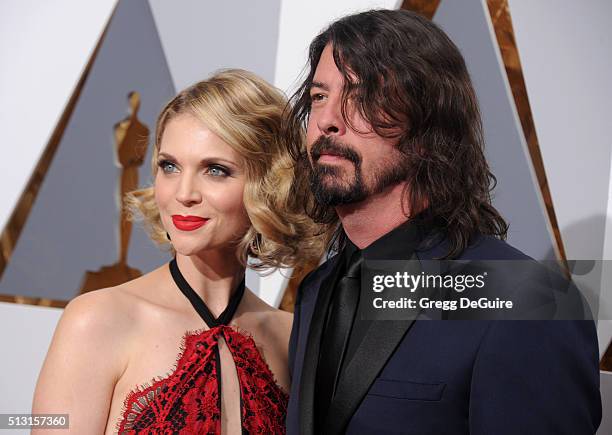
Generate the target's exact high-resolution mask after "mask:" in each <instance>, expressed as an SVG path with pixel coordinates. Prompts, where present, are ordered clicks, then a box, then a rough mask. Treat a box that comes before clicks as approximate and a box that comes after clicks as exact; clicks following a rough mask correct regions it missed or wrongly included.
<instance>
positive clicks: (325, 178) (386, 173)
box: [309, 136, 407, 207]
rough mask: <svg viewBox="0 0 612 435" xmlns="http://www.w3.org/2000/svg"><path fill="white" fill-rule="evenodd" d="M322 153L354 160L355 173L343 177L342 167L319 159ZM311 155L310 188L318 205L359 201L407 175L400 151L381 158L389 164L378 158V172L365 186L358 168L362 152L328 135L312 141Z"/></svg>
mask: <svg viewBox="0 0 612 435" xmlns="http://www.w3.org/2000/svg"><path fill="white" fill-rule="evenodd" d="M323 153H331V154H334V155H338V156H340V157H343V158H345V159H346V160H348V161H350V162H351V163H352V164H353V168H354V173H355V175H354V177H352V179H350V180H342V179H341V174H342V172H343V169H342V168H339V167H337V166H331V165H325V164H320V163H318V160H319V157H321V154H323ZM310 156H311V158H312V165H309V166H310V171H309V172H310V173H309V176H310V189H311V190H312V193H313V195H314V198H315V200H316V201H317V202H318V203H319V204H320V205H325V206H332V207H335V206H337V205H343V204H353V203H357V202H361V201H363V200H365V199H366V198H367V197H369V196H371V195H374V194H376V193H380V192H382V191H383V190H384V189H385V188H386V187H388V186H390V185H393V184H397V183H399V182H401V181H404V180H406V178H407V165H405V160H406V159H405V158H403V157H404V156H403V155H402V158H400V159H392V160H388V159H381V160H383V162H384V161H385V160H387V161H389V164H388V165H385V164H384V163H383V162H381V167H380V168H377V169H378V173H377V174H375V175H374V178H373V182H372V186H367V185H366V183H365V182H364V178H363V173H362V170H361V163H362V161H361V156H360V155H359V154H358V153H357V152H355V151H354V150H352V149H351V148H349V147H348V146H346V145H344V144H342V143H339V142H336V141H335V140H334V139H333V138H331V137H329V136H320V137H319V138H318V139H317V140H316V141H315V142H314V143H313V144H312V149H311V150H310Z"/></svg>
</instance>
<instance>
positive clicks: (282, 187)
mask: <svg viewBox="0 0 612 435" xmlns="http://www.w3.org/2000/svg"><path fill="white" fill-rule="evenodd" d="M286 105H287V100H286V98H285V97H284V95H283V94H282V93H281V92H280V91H279V90H277V89H276V88H274V87H273V86H271V85H270V84H268V83H267V82H266V81H264V80H263V79H261V78H259V77H258V76H256V75H255V74H253V73H250V72H248V71H243V70H239V69H229V70H223V71H220V72H218V73H216V74H214V75H213V76H212V77H210V78H209V79H207V80H204V81H201V82H199V83H196V84H194V85H193V86H190V87H189V88H187V89H185V90H183V91H181V92H180V93H179V94H178V95H176V96H175V97H174V98H173V99H172V100H171V101H170V102H169V103H168V104H167V105H166V106H165V107H164V109H163V110H162V112H161V113H160V115H159V117H158V119H157V124H156V129H155V148H154V150H153V158H152V161H151V163H152V164H151V167H152V175H153V179H155V176H156V174H157V170H158V167H157V158H158V152H159V147H160V143H161V138H162V136H163V134H164V130H165V128H166V126H167V125H168V122H169V121H170V120H172V119H174V118H175V117H177V116H178V115H182V114H189V115H192V116H194V117H195V118H196V119H198V120H200V121H201V122H202V123H203V124H204V125H206V127H207V128H208V129H210V130H211V131H212V132H213V133H215V134H216V135H217V136H219V137H220V138H221V139H222V140H223V141H224V142H226V143H227V144H229V145H230V146H231V147H232V148H233V149H234V150H235V151H236V152H237V153H238V154H239V155H240V156H241V157H242V159H243V162H244V170H245V173H246V183H245V188H244V205H245V209H246V211H247V214H248V216H249V218H250V221H251V227H250V228H249V230H248V231H247V233H246V234H245V235H244V237H243V238H242V240H241V241H240V242H239V245H238V251H237V254H238V258H239V259H240V261H241V262H242V263H243V264H245V265H247V257H248V256H250V257H252V258H255V259H257V261H255V262H249V263H248V267H251V268H253V269H257V270H261V269H267V268H276V267H283V266H289V267H294V266H296V265H299V264H305V263H306V262H309V261H316V259H318V258H321V256H322V254H323V252H324V249H325V244H326V240H325V238H326V236H325V235H324V234H323V232H322V228H321V227H320V226H318V225H316V224H314V223H313V222H312V220H311V219H310V218H308V217H307V216H306V215H305V214H304V211H303V210H304V207H303V204H301V203H300V199H299V198H300V197H301V196H302V195H301V194H298V193H299V192H296V191H295V186H297V185H300V186H302V187H305V186H303V183H294V177H295V168H294V163H293V160H292V159H291V157H290V155H289V154H288V149H289V147H288V144H286V143H285V141H286V140H287V139H286V135H284V134H283V132H282V129H283V111H284V110H285V108H286ZM125 202H126V206H127V207H128V210H129V211H130V216H131V218H132V219H133V220H143V221H144V224H145V228H146V229H147V232H148V233H149V235H150V237H151V238H152V239H153V240H154V241H155V242H157V243H158V244H159V245H162V246H168V239H167V234H166V230H165V229H164V227H163V226H162V223H161V220H160V215H159V210H158V208H157V204H156V202H155V193H154V187H153V186H150V187H147V188H144V189H140V190H136V191H133V192H130V193H128V194H127V195H126V198H125ZM170 249H172V247H171V246H170Z"/></svg>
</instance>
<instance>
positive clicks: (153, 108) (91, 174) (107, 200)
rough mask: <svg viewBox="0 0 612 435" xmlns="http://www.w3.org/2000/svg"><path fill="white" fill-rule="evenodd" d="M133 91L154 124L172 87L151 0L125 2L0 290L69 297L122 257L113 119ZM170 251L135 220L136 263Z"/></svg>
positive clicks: (142, 115) (143, 173) (146, 171)
mask: <svg viewBox="0 0 612 435" xmlns="http://www.w3.org/2000/svg"><path fill="white" fill-rule="evenodd" d="M75 37H78V35H75ZM41 77H44V74H41ZM130 91H137V92H139V93H140V96H141V106H140V111H139V113H138V118H139V119H140V120H141V122H143V123H144V124H146V125H147V126H148V127H149V130H150V131H151V134H152V133H153V130H154V127H155V119H156V117H157V114H158V113H159V111H160V109H161V108H162V107H163V105H164V104H165V103H166V102H167V101H168V100H169V99H170V98H171V97H172V96H173V94H174V87H173V84H172V79H171V77H170V73H169V71H168V67H167V65H166V60H165V57H164V53H163V51H162V48H161V44H160V41H159V38H158V36H157V30H156V28H155V24H154V22H153V17H152V15H151V11H150V9H149V4H148V2H147V1H146V0H127V1H126V0H123V1H120V2H119V5H118V7H117V10H116V12H115V14H114V16H113V19H112V21H111V23H110V26H109V28H108V30H107V34H106V38H105V40H104V42H103V45H102V46H101V48H100V51H99V53H98V56H97V58H96V61H95V63H94V64H93V66H92V69H91V71H90V75H89V77H88V79H87V81H86V83H85V85H84V87H83V89H82V92H81V96H80V99H79V101H78V102H77V105H76V107H75V110H74V112H73V114H72V117H71V119H70V121H69V123H68V125H67V127H66V130H65V132H64V136H63V138H62V141H61V143H60V144H59V148H58V150H57V152H56V154H55V157H54V159H53V161H52V164H51V167H50V168H49V171H48V172H47V175H46V177H45V180H44V183H43V185H42V187H41V189H40V191H39V194H38V197H37V199H36V201H35V202H34V205H33V207H32V209H31V211H30V215H29V217H28V219H27V221H26V224H25V226H24V227H23V230H22V232H21V236H20V238H19V241H18V243H17V245H16V247H15V250H14V252H13V254H12V257H11V259H10V262H9V263H8V266H7V268H6V269H5V271H4V275H3V278H2V281H1V282H0V293H2V294H14V295H24V296H32V297H43V298H50V299H60V300H68V299H71V298H72V297H74V296H75V295H76V292H77V291H78V288H79V285H80V283H81V280H82V278H83V275H84V272H85V271H86V270H98V269H99V268H100V267H101V266H104V265H110V264H113V263H115V262H116V261H117V255H118V234H117V233H118V222H119V212H118V207H117V202H116V196H117V191H118V181H119V174H120V170H119V168H117V167H116V166H115V155H114V137H113V126H114V125H115V123H117V122H118V121H120V120H121V119H123V118H124V117H125V116H126V115H127V114H128V111H127V108H128V102H127V94H128V93H129V92H130ZM34 119H35V117H33V120H34ZM33 122H34V121H33ZM151 150H152V144H151V140H149V147H148V155H147V157H146V158H145V163H144V164H143V165H142V166H141V168H140V171H139V184H140V185H141V186H142V185H145V184H149V183H150V182H151V175H150V164H149V161H150V155H151ZM166 259H167V255H166V254H164V253H162V252H161V251H159V250H158V248H157V247H156V246H155V245H154V244H153V243H152V242H151V241H150V240H149V239H148V237H147V236H146V234H145V233H144V232H143V230H142V229H141V228H140V227H139V226H138V225H135V226H134V228H133V231H132V237H131V243H130V247H129V257H128V264H129V265H130V266H131V267H135V268H138V269H140V270H141V271H142V272H143V273H144V272H147V271H150V270H152V269H153V268H155V267H157V266H159V265H160V264H162V263H163V262H164V261H166Z"/></svg>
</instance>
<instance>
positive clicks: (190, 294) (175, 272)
mask: <svg viewBox="0 0 612 435" xmlns="http://www.w3.org/2000/svg"><path fill="white" fill-rule="evenodd" d="M170 274H172V279H174V282H175V283H176V285H177V286H178V288H179V290H180V291H181V293H183V294H184V295H185V297H186V298H187V299H189V302H191V305H192V306H193V308H195V310H196V311H197V313H198V314H199V315H200V317H202V319H204V322H206V324H207V325H208V327H209V328H214V327H215V326H219V325H227V324H228V323H229V322H230V321H231V320H232V317H234V314H235V313H236V310H237V309H238V305H240V301H241V300H242V296H243V295H244V278H243V279H242V281H240V284H238V287H237V288H236V290H235V291H234V293H233V294H232V296H231V298H230V301H229V304H227V307H226V308H225V310H223V312H222V313H221V315H220V316H219V317H216V318H215V316H213V315H212V313H211V312H210V310H209V309H208V307H207V306H206V304H205V303H204V301H203V300H202V298H201V297H200V296H199V295H198V294H197V293H196V292H195V290H194V289H193V288H191V286H190V285H189V283H188V282H187V280H186V279H185V277H184V276H183V274H182V273H181V271H180V270H179V268H178V264H176V258H173V259H172V261H171V262H170Z"/></svg>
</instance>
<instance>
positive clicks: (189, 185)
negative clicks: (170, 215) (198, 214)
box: [176, 176, 202, 207]
mask: <svg viewBox="0 0 612 435" xmlns="http://www.w3.org/2000/svg"><path fill="white" fill-rule="evenodd" d="M176 200H177V201H179V202H180V203H181V204H183V205H185V206H187V207H189V206H192V205H195V204H199V203H200V202H202V194H201V192H200V190H199V188H198V186H197V183H196V182H195V181H194V180H193V178H192V177H189V176H183V177H182V178H181V181H180V183H179V186H178V191H177V192H176Z"/></svg>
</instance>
